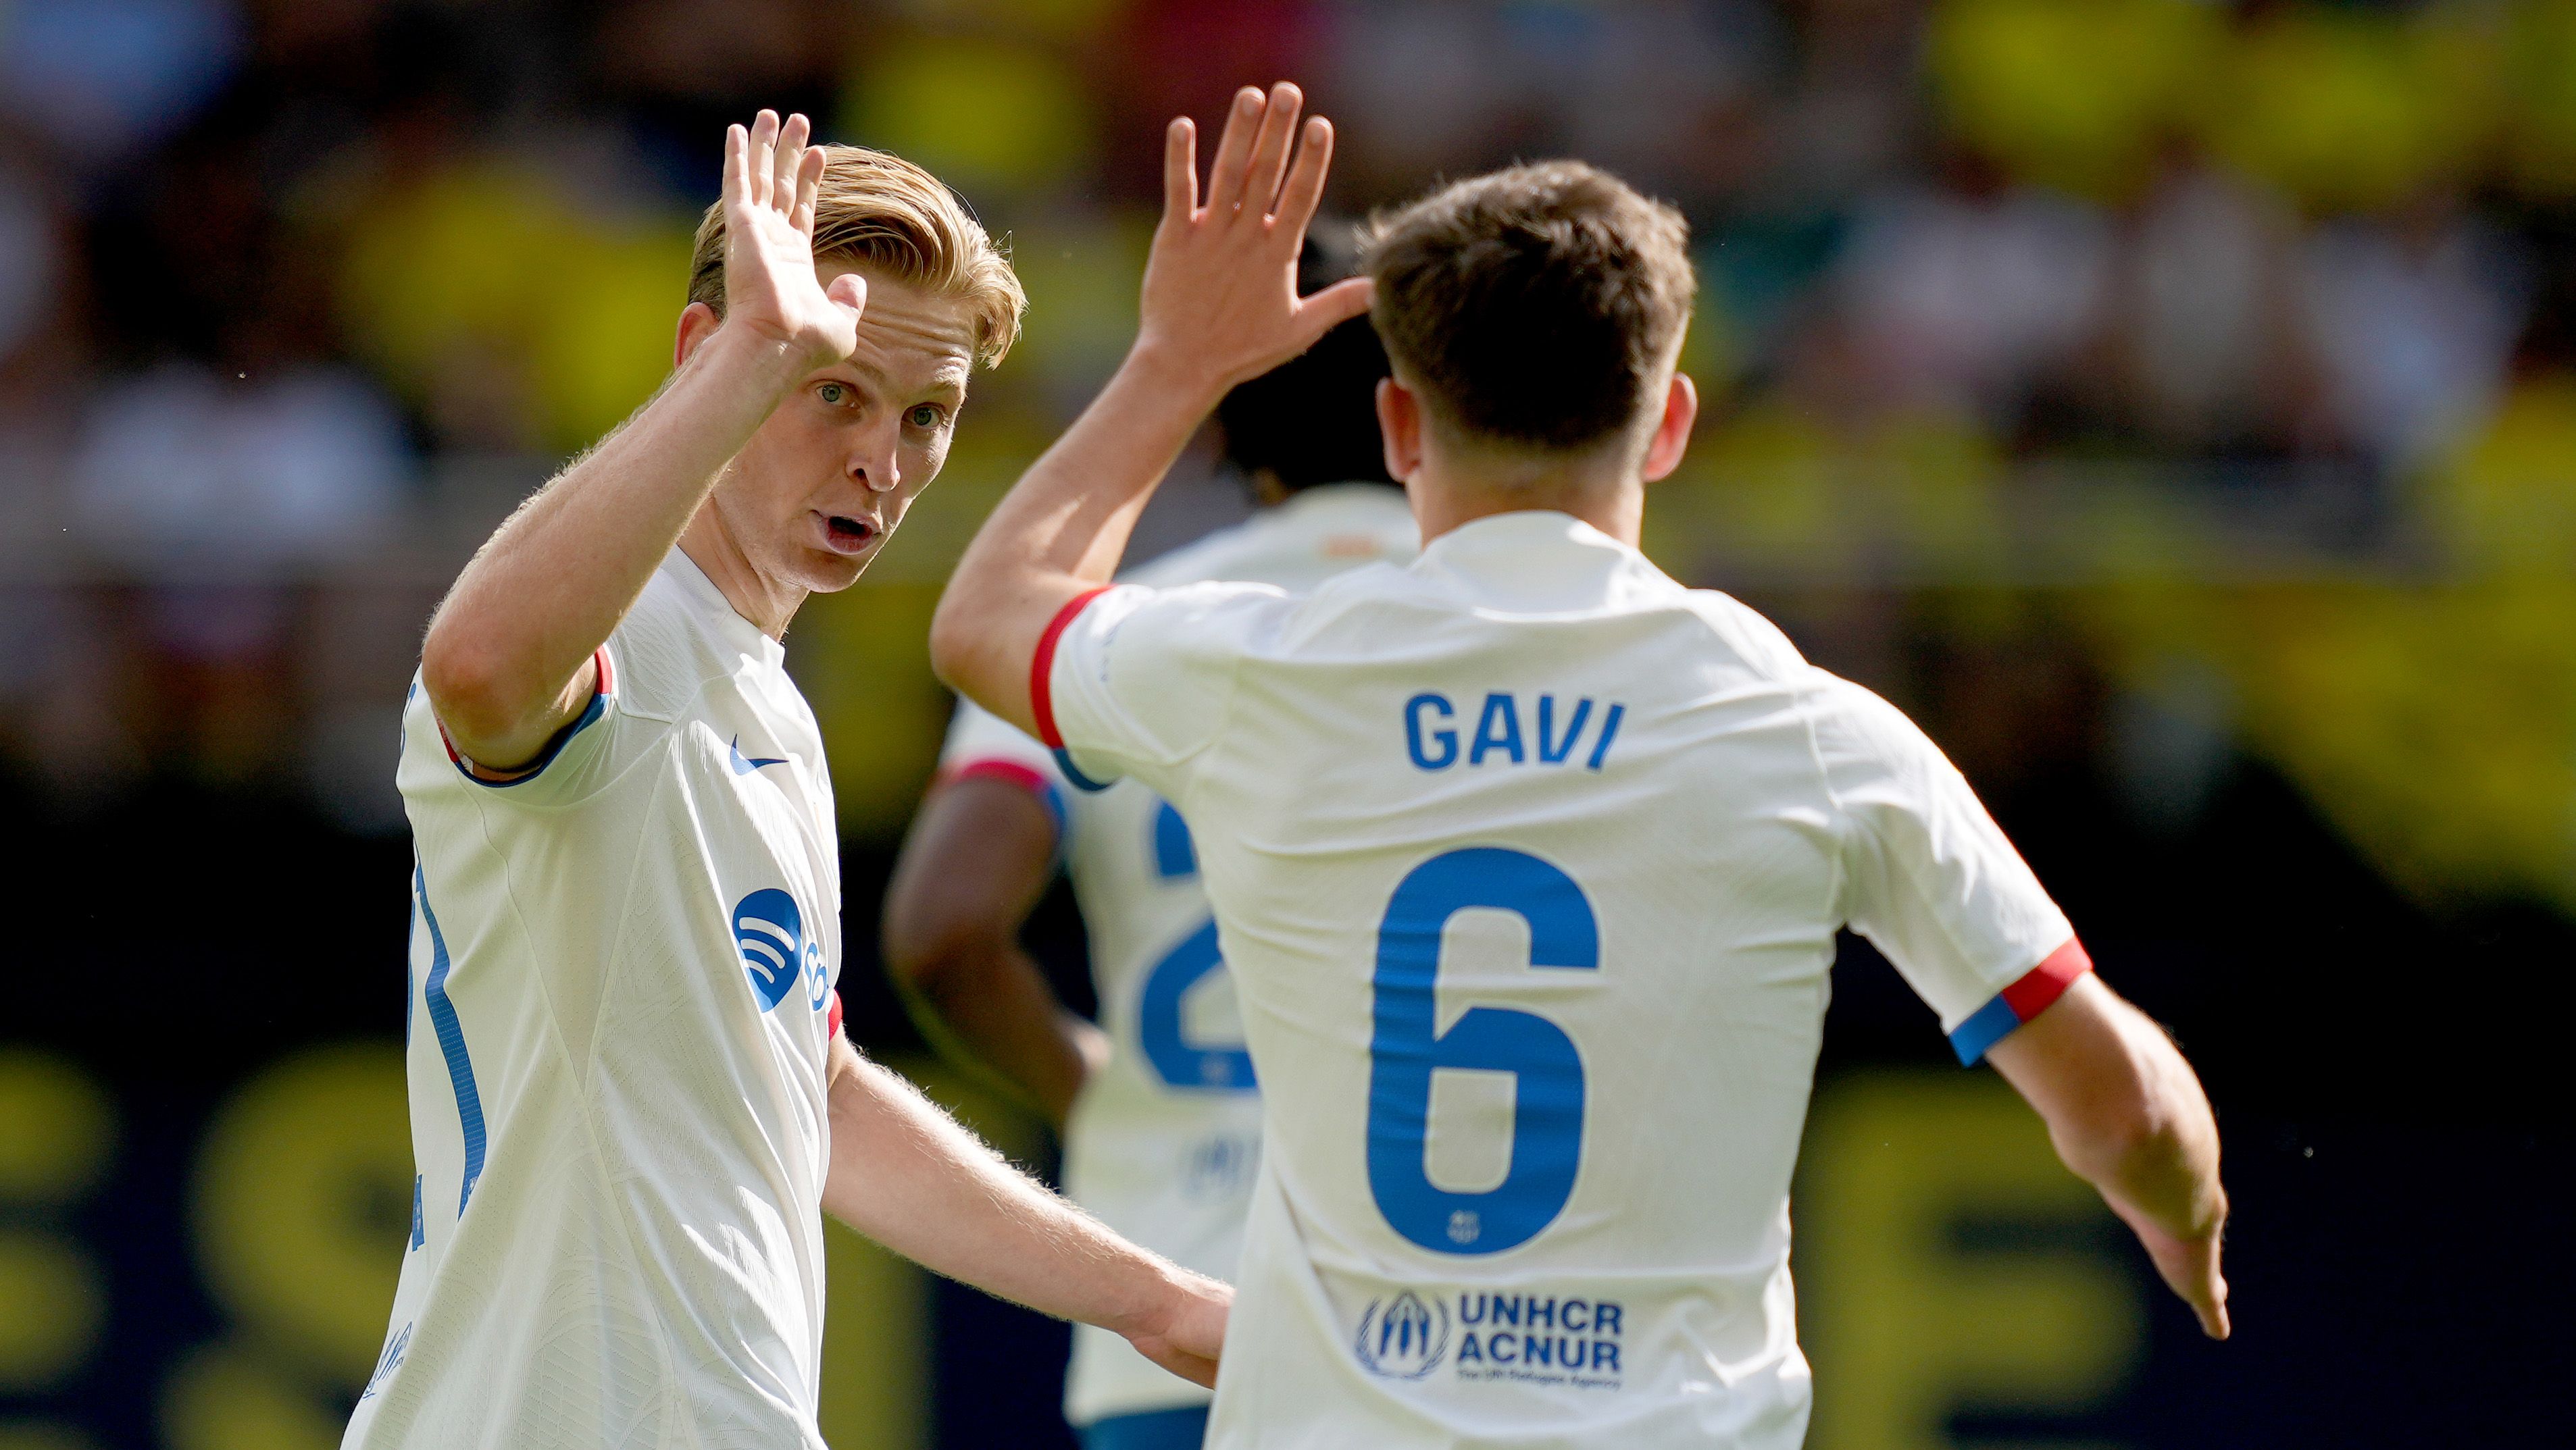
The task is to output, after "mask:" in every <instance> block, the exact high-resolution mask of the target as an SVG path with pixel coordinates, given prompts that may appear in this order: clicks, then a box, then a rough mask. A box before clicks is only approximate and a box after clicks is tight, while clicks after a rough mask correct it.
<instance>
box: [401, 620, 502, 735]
mask: <svg viewBox="0 0 2576 1450" xmlns="http://www.w3.org/2000/svg"><path fill="white" fill-rule="evenodd" d="M460 633H461V632H460V631H459V630H457V629H455V628H454V627H453V626H451V625H449V624H448V623H447V621H446V620H445V619H443V618H442V619H440V620H436V621H433V622H432V623H431V625H430V629H429V637H428V638H427V639H425V640H423V641H422V643H421V649H420V685H421V688H422V689H423V690H426V691H427V692H428V693H429V703H430V705H431V707H432V708H433V709H435V710H436V711H437V712H438V718H439V721H440V722H441V723H442V724H444V725H445V726H446V727H447V730H448V733H449V734H451V735H454V736H456V737H458V738H460V739H475V740H488V739H492V738H494V737H496V736H499V735H502V734H504V733H506V732H507V731H508V729H509V725H510V723H511V722H510V721H509V720H508V719H507V718H506V717H507V715H508V710H507V707H506V706H505V704H504V702H503V701H502V699H501V686H500V680H501V665H500V661H499V659H498V658H497V657H496V655H495V654H494V652H493V651H492V650H491V649H489V648H488V647H485V646H483V645H481V644H480V643H478V642H477V641H475V640H473V639H471V638H470V637H464V638H460V637H459V636H460Z"/></svg>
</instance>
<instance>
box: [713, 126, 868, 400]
mask: <svg viewBox="0 0 2576 1450" xmlns="http://www.w3.org/2000/svg"><path fill="white" fill-rule="evenodd" d="M812 135H813V127H812V125H811V124H810V123H809V122H807V121H806V119H805V118H804V117H803V116H801V115H795V116H790V117H788V118H787V121H786V123H785V124H784V125H783V126H782V125H781V124H780V123H779V120H778V113H777V112H775V111H763V112H761V113H760V115H759V116H758V118H756V119H755V120H753V122H752V123H751V126H750V128H749V129H748V130H746V129H744V128H743V127H742V126H740V125H735V126H730V127H727V128H726V130H725V164H724V209H725V325H726V326H728V327H743V328H748V329H750V330H752V331H753V332H755V333H757V334H759V335H760V336H763V337H766V338H769V339H771V340H774V341H776V342H779V343H783V344H785V345H786V346H787V347H789V348H791V349H793V350H795V351H797V352H799V353H801V354H803V355H804V357H805V358H806V359H807V364H808V366H810V367H824V366H827V365H829V364H831V363H836V362H839V361H840V360H841V359H843V358H845V357H848V356H849V355H850V352H851V350H852V349H854V348H856V347H857V346H858V345H859V333H858V329H859V312H860V310H861V309H862V308H863V307H864V306H866V304H867V283H866V282H864V281H863V280H861V279H860V278H859V277H858V276H857V275H855V274H850V273H845V274H843V275H841V276H839V277H836V278H834V279H833V280H832V285H831V288H830V290H828V291H826V290H825V289H824V287H823V284H822V283H821V282H820V281H818V280H817V279H816V277H815V275H814V195H815V192H816V191H817V190H818V189H819V188H820V187H821V186H822V184H823V152H822V150H821V148H819V147H815V146H809V145H807V144H806V143H807V141H808V140H810V139H811V137H812Z"/></svg>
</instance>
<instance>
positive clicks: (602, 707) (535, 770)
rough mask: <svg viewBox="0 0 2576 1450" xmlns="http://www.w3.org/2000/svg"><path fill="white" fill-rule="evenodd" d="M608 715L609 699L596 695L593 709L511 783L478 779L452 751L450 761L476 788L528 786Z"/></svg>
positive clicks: (558, 734)
mask: <svg viewBox="0 0 2576 1450" xmlns="http://www.w3.org/2000/svg"><path fill="white" fill-rule="evenodd" d="M607 713H608V697H607V696H606V695H602V694H593V695H592V696H591V697H590V708H589V709H587V710H584V711H582V712H581V718H579V719H577V720H575V721H573V722H572V723H571V724H569V725H566V726H565V727H564V728H562V729H561V730H558V731H556V732H555V736H554V738H553V739H552V740H549V741H547V742H546V748H545V749H543V750H541V751H538V752H537V758H536V759H534V760H531V761H529V762H528V763H527V764H526V765H524V766H521V767H520V768H519V773H518V774H517V775H514V776H511V777H510V778H509V779H507V780H492V779H489V778H487V777H484V776H480V775H476V774H475V773H474V771H473V769H472V768H471V767H469V766H468V765H466V763H465V761H464V760H463V759H462V758H461V757H459V756H458V755H457V754H456V752H455V750H454V749H453V748H451V749H450V750H449V751H448V753H447V758H448V759H450V760H453V761H455V762H456V772H457V774H459V775H462V776H464V777H465V778H466V779H467V780H470V781H472V782H474V783H475V784H476V785H480V786H489V787H490V788H492V789H493V790H508V789H509V788H510V787H512V786H514V785H526V784H527V783H528V782H529V781H532V780H535V779H536V778H537V777H538V776H540V775H543V774H544V773H545V769H546V767H547V766H549V765H552V764H554V763H555V757H556V756H558V755H561V754H563V748H564V747H565V746H567V745H570V744H571V743H572V738H573V737H574V736H576V735H579V734H580V733H581V732H583V731H584V730H587V729H589V728H590V727H591V726H593V725H596V724H598V723H599V717H600V716H602V715H604V714H607Z"/></svg>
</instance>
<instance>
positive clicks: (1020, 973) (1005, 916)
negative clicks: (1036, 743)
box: [885, 777, 1108, 1130]
mask: <svg viewBox="0 0 2576 1450" xmlns="http://www.w3.org/2000/svg"><path fill="white" fill-rule="evenodd" d="M1054 875H1055V823H1054V821H1053V820H1052V819H1051V818H1050V817H1049V816H1048V814H1047V811H1046V808H1045V807H1044V806H1043V805H1040V804H1039V803H1038V802H1037V801H1036V800H1034V799H1032V798H1031V797H1030V795H1029V793H1028V792H1027V791H1026V790H1023V789H1021V788H1019V787H1017V786H1014V785H1010V784H1007V783H1005V782H1002V781H998V780H979V779H975V778H973V777H969V778H967V779H964V780H957V781H951V782H949V783H948V784H946V785H943V786H941V787H939V788H938V789H937V790H935V791H933V792H932V793H931V796H930V799H928V800H927V801H924V802H923V803H922V807H921V813H920V814H919V815H918V816H915V817H914V818H913V823H912V833H911V834H910V835H909V836H907V837H906V838H905V839H904V843H903V855H902V857H901V858H900V859H898V860H897V861H896V862H895V868H894V880H893V882H892V883H891V884H889V885H888V886H887V888H886V904H885V961H886V969H887V970H888V971H890V972H892V973H893V974H894V978H895V980H896V981H897V982H898V983H900V984H902V985H903V986H906V987H909V988H911V989H913V990H914V991H915V992H916V993H917V994H918V995H919V997H920V999H921V1001H922V1002H923V1004H924V1005H925V1006H927V1007H928V1009H929V1010H930V1012H931V1013H933V1014H935V1015H936V1017H937V1019H938V1022H937V1025H938V1026H939V1027H940V1028H944V1029H945V1032H946V1035H949V1036H952V1037H954V1038H955V1039H956V1040H957V1045H958V1046H960V1047H962V1048H964V1049H965V1050H966V1051H967V1052H969V1053H971V1054H973V1055H974V1057H975V1058H976V1059H977V1060H978V1061H980V1062H982V1063H984V1064H986V1065H989V1066H990V1067H992V1068H993V1069H995V1070H996V1071H998V1072H999V1073H1001V1075H1002V1076H1003V1077H1005V1078H1007V1079H1009V1080H1010V1082H1011V1084H1012V1085H1013V1086H1014V1087H1017V1088H1018V1089H1019V1090H1020V1091H1022V1092H1023V1093H1026V1094H1027V1095H1028V1096H1029V1097H1030V1098H1032V1099H1034V1100H1035V1101H1036V1102H1037V1104H1038V1106H1039V1107H1040V1108H1041V1109H1042V1110H1044V1111H1045V1113H1046V1115H1047V1117H1048V1119H1049V1120H1050V1121H1052V1122H1053V1123H1054V1124H1055V1126H1056V1127H1057V1129H1058V1130H1061V1129H1062V1128H1063V1127H1064V1121H1065V1116H1066V1115H1067V1114H1068V1113H1070V1112H1071V1111H1072V1109H1073V1099H1074V1095H1075V1094H1077V1093H1079V1092H1080V1091H1081V1090H1082V1084H1083V1081H1084V1079H1086V1078H1087V1077H1089V1076H1090V1075H1091V1072H1092V1069H1093V1068H1094V1067H1095V1066H1096V1065H1097V1064H1099V1063H1100V1062H1101V1061H1103V1060H1104V1059H1105V1058H1106V1057H1107V1055H1108V1043H1107V1041H1106V1040H1105V1039H1104V1038H1102V1036H1101V1034H1100V1029H1099V1028H1097V1027H1094V1026H1092V1025H1091V1024H1090V1023H1088V1022H1085V1021H1083V1020H1082V1018H1080V1017H1079V1016H1077V1015H1075V1014H1074V1013H1073V1012H1071V1011H1069V1010H1067V1009H1066V1007H1065V1006H1064V1004H1063V1003H1061V1002H1059V1001H1057V1000H1056V997H1055V993H1054V992H1053V991H1051V990H1050V989H1049V988H1048V986H1047V983H1046V978H1045V976H1044V975H1043V974H1042V973H1040V972H1039V970H1038V964H1037V963H1036V962H1035V961H1033V960H1031V959H1030V957H1029V954H1028V953H1027V952H1026V951H1023V950H1022V949H1021V947H1020V927H1021V925H1022V924H1023V923H1025V922H1026V921H1027V920H1028V919H1029V912H1030V910H1031V909H1033V908H1034V907H1035V906H1036V905H1037V902H1038V897H1039V896H1040V895H1042V894H1043V893H1044V892H1045V891H1046V887H1047V882H1048V881H1049V880H1051V879H1052V878H1053V877H1054Z"/></svg>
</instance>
